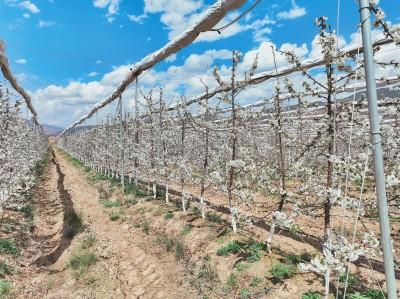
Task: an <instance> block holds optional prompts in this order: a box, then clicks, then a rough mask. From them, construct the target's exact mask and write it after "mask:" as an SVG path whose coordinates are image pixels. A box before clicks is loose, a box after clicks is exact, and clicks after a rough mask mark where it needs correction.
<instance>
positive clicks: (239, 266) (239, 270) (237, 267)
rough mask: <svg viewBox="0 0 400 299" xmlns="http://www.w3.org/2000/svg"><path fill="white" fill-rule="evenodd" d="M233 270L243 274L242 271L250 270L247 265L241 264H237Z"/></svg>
mask: <svg viewBox="0 0 400 299" xmlns="http://www.w3.org/2000/svg"><path fill="white" fill-rule="evenodd" d="M235 268H236V270H237V271H238V272H243V271H244V270H246V269H248V268H250V265H249V264H246V263H243V262H239V263H237V264H236V265H235Z"/></svg>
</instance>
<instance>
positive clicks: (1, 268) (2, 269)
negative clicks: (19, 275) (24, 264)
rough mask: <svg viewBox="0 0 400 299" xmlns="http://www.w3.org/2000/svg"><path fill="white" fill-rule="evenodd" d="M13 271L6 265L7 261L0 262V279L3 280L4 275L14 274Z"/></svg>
mask: <svg viewBox="0 0 400 299" xmlns="http://www.w3.org/2000/svg"><path fill="white" fill-rule="evenodd" d="M14 272H15V271H14V269H13V268H12V267H11V266H10V265H9V264H7V261H5V260H4V261H0V278H5V277H6V275H11V274H14Z"/></svg>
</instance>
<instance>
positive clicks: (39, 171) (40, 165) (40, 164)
mask: <svg viewBox="0 0 400 299" xmlns="http://www.w3.org/2000/svg"><path fill="white" fill-rule="evenodd" d="M49 161H50V154H49V153H48V154H46V156H45V157H44V158H43V159H41V160H39V161H37V162H36V164H35V166H34V167H33V169H32V170H33V172H34V174H35V176H36V177H41V176H42V175H43V173H44V169H45V168H46V165H47V164H48V163H49Z"/></svg>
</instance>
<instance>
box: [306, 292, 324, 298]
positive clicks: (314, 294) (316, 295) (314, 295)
mask: <svg viewBox="0 0 400 299" xmlns="http://www.w3.org/2000/svg"><path fill="white" fill-rule="evenodd" d="M301 299H322V297H321V294H320V293H318V292H306V293H303V294H302V295H301Z"/></svg>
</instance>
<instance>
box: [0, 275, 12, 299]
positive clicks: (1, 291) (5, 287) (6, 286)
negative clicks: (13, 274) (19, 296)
mask: <svg viewBox="0 0 400 299" xmlns="http://www.w3.org/2000/svg"><path fill="white" fill-rule="evenodd" d="M10 291H11V282H9V281H8V280H5V279H0V298H5V297H6V296H7V295H8V294H10Z"/></svg>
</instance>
